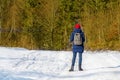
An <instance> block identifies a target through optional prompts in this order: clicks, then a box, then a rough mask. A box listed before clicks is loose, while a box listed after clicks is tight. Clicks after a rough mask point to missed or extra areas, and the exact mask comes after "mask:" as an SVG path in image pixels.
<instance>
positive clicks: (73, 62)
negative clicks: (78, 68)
mask: <svg viewBox="0 0 120 80" xmlns="http://www.w3.org/2000/svg"><path fill="white" fill-rule="evenodd" d="M78 53H79V52H78ZM76 56H77V52H73V57H72V66H74V65H75V60H76ZM81 64H82V53H79V63H78V65H81Z"/></svg>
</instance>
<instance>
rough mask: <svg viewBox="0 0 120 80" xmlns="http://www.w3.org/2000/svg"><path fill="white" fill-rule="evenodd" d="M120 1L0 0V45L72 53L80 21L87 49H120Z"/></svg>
mask: <svg viewBox="0 0 120 80" xmlns="http://www.w3.org/2000/svg"><path fill="white" fill-rule="evenodd" d="M119 8H120V0H0V45H1V46H9V47H25V48H28V49H50V50H70V49H71V46H70V45H69V38H70V35H71V32H72V31H73V28H74V21H75V19H76V18H77V19H78V20H79V23H80V24H81V25H82V29H83V31H84V33H85V37H86V42H85V49H86V50H107V49H110V50H120V45H119V44H120V14H119V13H120V10H119Z"/></svg>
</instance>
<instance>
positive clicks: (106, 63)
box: [0, 47, 120, 80]
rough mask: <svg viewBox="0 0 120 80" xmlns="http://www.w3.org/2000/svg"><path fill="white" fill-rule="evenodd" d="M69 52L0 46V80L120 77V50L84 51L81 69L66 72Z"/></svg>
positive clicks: (115, 79) (103, 79)
mask: <svg viewBox="0 0 120 80" xmlns="http://www.w3.org/2000/svg"><path fill="white" fill-rule="evenodd" d="M71 58H72V52H71V51H46V50H45V51H44V50H27V49H24V48H6V47H0V80H120V52H118V51H94V52H92V51H85V52H84V54H83V69H84V71H82V72H81V71H78V57H77V59H76V66H75V71H74V72H69V71H68V70H69V68H70V65H71Z"/></svg>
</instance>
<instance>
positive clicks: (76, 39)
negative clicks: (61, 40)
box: [73, 33, 82, 45]
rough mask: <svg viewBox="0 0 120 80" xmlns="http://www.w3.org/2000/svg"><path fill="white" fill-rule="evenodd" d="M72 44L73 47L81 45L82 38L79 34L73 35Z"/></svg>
mask: <svg viewBox="0 0 120 80" xmlns="http://www.w3.org/2000/svg"><path fill="white" fill-rule="evenodd" d="M73 43H74V45H82V38H81V35H80V33H75V35H74V41H73Z"/></svg>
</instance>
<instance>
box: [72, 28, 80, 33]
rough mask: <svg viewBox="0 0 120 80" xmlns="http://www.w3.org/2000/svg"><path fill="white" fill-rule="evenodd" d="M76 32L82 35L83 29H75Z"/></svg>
mask: <svg viewBox="0 0 120 80" xmlns="http://www.w3.org/2000/svg"><path fill="white" fill-rule="evenodd" d="M74 32H77V33H81V32H82V30H81V29H76V28H74Z"/></svg>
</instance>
